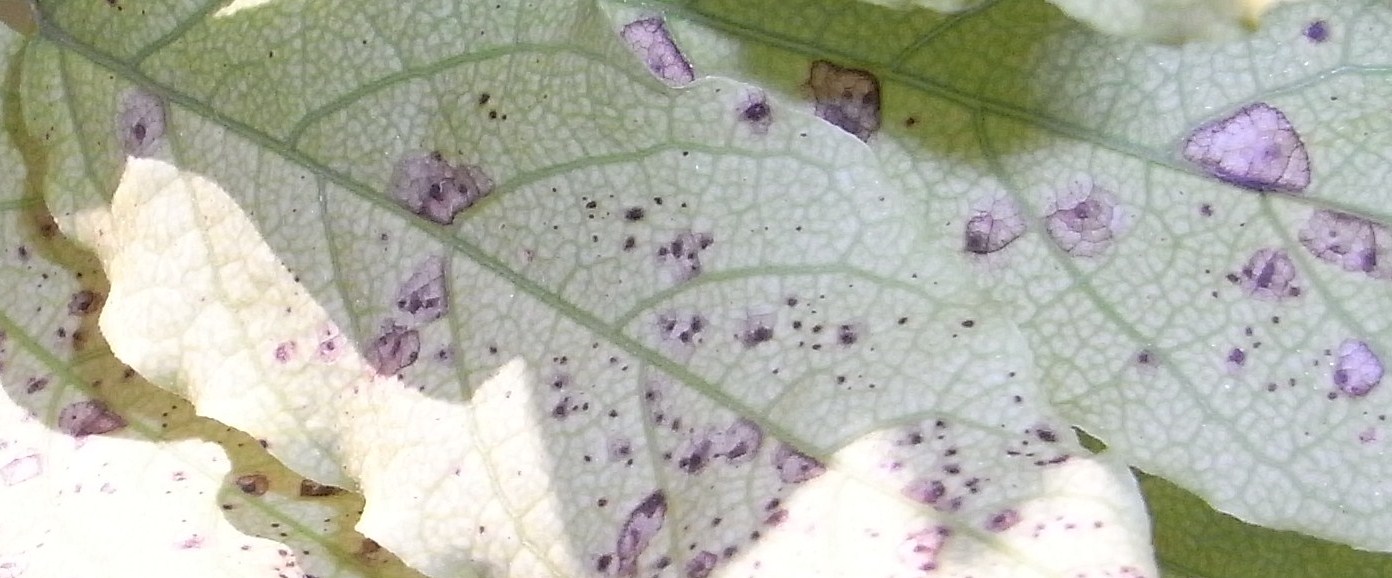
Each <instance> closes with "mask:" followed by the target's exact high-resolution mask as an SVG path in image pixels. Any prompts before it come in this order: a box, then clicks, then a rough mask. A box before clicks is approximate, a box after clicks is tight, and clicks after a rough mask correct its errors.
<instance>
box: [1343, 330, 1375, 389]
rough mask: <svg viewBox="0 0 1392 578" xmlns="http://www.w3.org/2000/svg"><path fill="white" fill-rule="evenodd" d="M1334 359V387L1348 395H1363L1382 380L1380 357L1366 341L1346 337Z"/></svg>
mask: <svg viewBox="0 0 1392 578" xmlns="http://www.w3.org/2000/svg"><path fill="white" fill-rule="evenodd" d="M1338 353H1339V357H1338V359H1335V360H1334V374H1333V379H1334V387H1337V388H1339V391H1341V392H1343V394H1344V395H1347V396H1349V397H1363V396H1365V395H1368V393H1369V392H1371V391H1373V388H1375V387H1377V385H1378V384H1379V383H1381V382H1382V372H1383V367H1382V359H1381V358H1379V357H1378V356H1377V354H1376V353H1373V350H1372V348H1370V347H1368V344H1367V343H1364V342H1362V341H1357V340H1354V339H1346V340H1344V342H1343V343H1340V344H1339V352H1338Z"/></svg>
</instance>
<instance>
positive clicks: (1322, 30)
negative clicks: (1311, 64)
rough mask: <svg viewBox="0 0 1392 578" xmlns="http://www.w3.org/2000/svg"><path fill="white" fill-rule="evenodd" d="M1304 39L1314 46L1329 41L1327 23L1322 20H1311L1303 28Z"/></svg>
mask: <svg viewBox="0 0 1392 578" xmlns="http://www.w3.org/2000/svg"><path fill="white" fill-rule="evenodd" d="M1305 37H1306V38H1308V39H1310V42H1314V43H1315V44H1323V43H1324V41H1325V40H1329V23H1328V22H1326V21H1324V20H1313V21H1311V22H1310V23H1309V24H1308V25H1306V26H1305Z"/></svg>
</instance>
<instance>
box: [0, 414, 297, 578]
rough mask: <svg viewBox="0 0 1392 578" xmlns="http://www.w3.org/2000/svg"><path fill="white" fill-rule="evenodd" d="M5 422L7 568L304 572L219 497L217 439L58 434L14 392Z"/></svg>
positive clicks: (111, 572)
mask: <svg viewBox="0 0 1392 578" xmlns="http://www.w3.org/2000/svg"><path fill="white" fill-rule="evenodd" d="M8 391H9V390H8V389H7V392H8ZM0 431H3V433H0V511H4V512H5V516H6V523H5V524H4V525H3V526H0V575H5V576H17V577H19V576H151V577H159V576H168V577H171V578H173V577H176V576H227V577H232V576H237V577H252V576H264V577H267V578H275V577H297V576H303V575H304V573H303V572H302V570H301V569H300V568H299V567H298V565H297V563H296V559H295V556H294V554H292V553H290V552H289V551H287V550H286V549H285V548H284V546H282V545H280V544H278V543H276V542H273V541H270V540H265V539H261V538H255V537H252V536H247V535H245V534H243V533H241V532H239V531H237V529H235V528H233V527H232V526H231V524H229V523H228V522H227V520H226V519H224V518H223V513H222V511H221V510H219V509H218V508H217V505H216V503H215V502H214V501H213V499H212V497H211V496H212V494H213V493H214V492H216V483H217V477H216V472H219V471H221V472H226V471H228V469H229V466H230V464H229V462H228V460H227V455H226V454H225V453H224V452H223V451H222V450H221V449H220V448H218V447H217V446H216V445H215V444H211V443H207V442H200V441H192V440H190V441H180V442H168V443H151V442H147V441H139V440H131V439H118V438H112V437H106V436H100V435H88V434H86V433H84V432H78V433H76V434H71V433H64V432H58V431H54V430H52V429H50V428H49V427H47V426H46V425H45V424H43V423H42V422H40V421H39V420H38V419H37V418H35V417H34V416H33V415H31V414H29V413H28V412H26V411H25V410H24V409H23V408H21V407H20V406H18V405H16V404H15V402H14V401H13V400H11V399H10V398H9V397H8V396H7V395H0ZM191 468H193V469H194V470H197V471H191V470H190V469H191ZM210 471H211V472H213V474H214V475H212V476H209V475H207V474H208V472H210Z"/></svg>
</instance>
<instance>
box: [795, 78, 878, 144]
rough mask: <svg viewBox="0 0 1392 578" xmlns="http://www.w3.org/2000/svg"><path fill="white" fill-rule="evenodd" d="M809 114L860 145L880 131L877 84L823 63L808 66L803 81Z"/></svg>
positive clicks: (874, 80)
mask: <svg viewBox="0 0 1392 578" xmlns="http://www.w3.org/2000/svg"><path fill="white" fill-rule="evenodd" d="M807 86H808V87H810V88H811V89H812V101H813V111H814V112H815V113H816V114H817V116H818V117H821V119H822V120H825V121H827V122H829V123H831V124H834V125H836V126H837V127H840V128H841V130H844V131H846V132H848V133H851V134H853V135H855V136H856V137H857V138H859V139H860V140H863V141H868V140H870V135H873V134H875V131H878V130H879V129H880V80H879V79H878V78H875V75H873V74H870V73H869V72H867V71H864V70H860V69H857V68H846V67H844V66H838V65H836V64H832V63H830V62H827V61H825V60H818V61H816V62H813V63H812V68H811V70H810V71H809V74H808V78H807Z"/></svg>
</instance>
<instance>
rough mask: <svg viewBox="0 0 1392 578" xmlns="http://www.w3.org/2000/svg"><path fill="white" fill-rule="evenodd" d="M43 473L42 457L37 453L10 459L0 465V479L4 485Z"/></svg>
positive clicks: (29, 478) (30, 478)
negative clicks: (8, 461)
mask: <svg viewBox="0 0 1392 578" xmlns="http://www.w3.org/2000/svg"><path fill="white" fill-rule="evenodd" d="M42 473H43V458H42V457H40V456H39V454H29V455H25V456H20V457H17V458H15V459H13V460H10V463H7V464H5V465H4V466H3V467H0V480H3V481H4V483H5V485H6V486H13V485H16V484H20V483H23V482H27V481H29V480H32V479H34V478H37V477H39V475H40V474H42Z"/></svg>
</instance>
